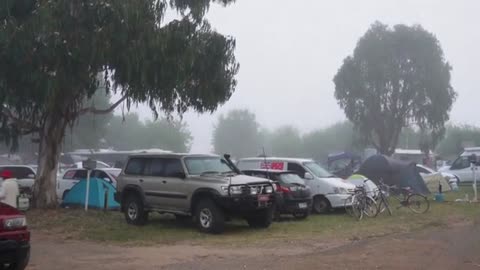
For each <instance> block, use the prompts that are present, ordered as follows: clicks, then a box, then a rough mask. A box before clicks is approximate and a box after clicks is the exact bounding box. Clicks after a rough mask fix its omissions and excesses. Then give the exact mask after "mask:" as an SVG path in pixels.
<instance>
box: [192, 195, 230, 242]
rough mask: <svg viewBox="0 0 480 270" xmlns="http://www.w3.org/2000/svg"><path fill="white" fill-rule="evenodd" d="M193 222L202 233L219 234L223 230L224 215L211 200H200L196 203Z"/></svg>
mask: <svg viewBox="0 0 480 270" xmlns="http://www.w3.org/2000/svg"><path fill="white" fill-rule="evenodd" d="M195 222H196V223H197V226H198V229H199V230H200V231H202V232H206V233H214V234H219V233H222V232H223V231H224V230H225V215H224V213H223V211H222V209H220V208H219V207H218V206H217V205H215V203H214V202H213V201H212V200H211V199H202V200H201V201H200V202H199V203H198V205H197V208H196V209H195Z"/></svg>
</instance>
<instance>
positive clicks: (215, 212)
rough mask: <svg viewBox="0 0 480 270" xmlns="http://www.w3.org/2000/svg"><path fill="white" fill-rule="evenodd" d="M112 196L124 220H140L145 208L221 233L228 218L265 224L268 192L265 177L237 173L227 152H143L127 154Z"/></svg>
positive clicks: (270, 193)
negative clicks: (125, 163) (192, 219)
mask: <svg viewBox="0 0 480 270" xmlns="http://www.w3.org/2000/svg"><path fill="white" fill-rule="evenodd" d="M115 200H116V201H117V202H119V203H120V204H121V210H122V211H123V212H124V213H125V219H126V221H127V222H128V223H129V224H135V225H143V224H145V223H146V222H147V220H148V214H149V213H150V212H160V213H171V214H174V215H175V216H176V217H177V218H179V219H185V218H186V219H190V218H191V217H194V220H195V222H196V224H197V226H198V228H199V229H200V230H201V231H203V232H209V233H221V232H222V231H223V230H224V224H225V221H226V220H229V219H230V218H231V217H240V218H244V219H245V220H246V221H247V222H248V224H249V225H250V226H251V227H260V228H266V227H269V226H270V223H271V221H272V212H273V209H272V208H273V205H274V190H273V185H272V182H271V181H268V180H266V179H261V178H255V177H250V176H246V175H241V174H240V171H239V170H238V168H237V167H235V165H234V164H233V163H232V162H231V161H230V160H229V157H228V156H225V159H224V158H221V157H220V156H215V155H190V154H174V153H162V154H155V153H145V154H136V155H132V156H130V157H129V159H128V161H127V165H126V167H125V169H124V170H123V172H122V173H121V174H120V176H119V177H118V179H117V192H116V194H115Z"/></svg>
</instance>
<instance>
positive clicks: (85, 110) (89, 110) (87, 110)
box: [79, 96, 127, 115]
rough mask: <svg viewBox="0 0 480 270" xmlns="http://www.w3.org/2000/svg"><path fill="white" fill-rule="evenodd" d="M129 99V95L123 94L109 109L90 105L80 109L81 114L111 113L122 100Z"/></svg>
mask: <svg viewBox="0 0 480 270" xmlns="http://www.w3.org/2000/svg"><path fill="white" fill-rule="evenodd" d="M126 99H127V96H123V97H122V98H121V99H119V100H118V101H117V102H115V103H113V104H112V105H111V106H110V107H109V108H107V109H97V108H95V106H90V107H87V108H83V109H81V110H80V112H79V115H83V114H86V113H93V114H108V113H111V112H113V111H114V110H115V108H117V107H118V106H119V105H120V104H122V102H124V101H125V100H126Z"/></svg>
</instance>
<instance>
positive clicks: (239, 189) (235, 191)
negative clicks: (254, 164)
mask: <svg viewBox="0 0 480 270" xmlns="http://www.w3.org/2000/svg"><path fill="white" fill-rule="evenodd" d="M242 193H243V190H242V186H232V187H230V194H232V195H238V194H242Z"/></svg>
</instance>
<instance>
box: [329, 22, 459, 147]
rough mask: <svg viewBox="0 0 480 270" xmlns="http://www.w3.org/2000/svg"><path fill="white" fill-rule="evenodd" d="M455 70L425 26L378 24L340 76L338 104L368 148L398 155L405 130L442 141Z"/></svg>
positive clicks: (337, 80)
mask: <svg viewBox="0 0 480 270" xmlns="http://www.w3.org/2000/svg"><path fill="white" fill-rule="evenodd" d="M450 70H451V66H450V65H449V64H448V63H447V62H446V61H445V59H444V55H443V51H442V48H441V47H440V43H439V41H438V40H437V38H436V37H435V36H434V35H433V34H431V33H429V32H427V31H426V30H424V29H423V28H422V27H421V26H418V25H416V26H412V27H409V26H405V25H396V26H394V27H393V28H389V27H388V26H386V25H384V24H381V23H378V22H377V23H375V24H373V25H372V27H371V28H370V29H369V30H368V31H367V33H366V34H365V35H364V36H363V37H362V38H360V40H359V41H358V44H357V46H356V48H355V50H354V53H353V56H349V57H347V58H346V59H345V60H344V63H343V65H342V67H341V68H340V69H339V71H338V73H337V74H336V75H335V78H334V82H335V98H336V99H337V100H338V104H339V105H340V107H341V108H342V109H343V110H344V111H345V115H346V116H347V118H348V119H349V120H350V121H351V122H352V123H353V124H354V126H355V128H356V130H358V132H359V134H360V135H361V136H362V138H363V139H364V141H365V142H367V143H369V144H372V145H374V146H375V147H376V148H377V149H378V150H379V151H380V152H381V153H383V154H387V155H390V154H392V153H393V151H394V150H395V147H396V145H397V142H398V139H399V136H400V133H401V131H402V129H403V128H404V127H407V126H418V127H419V128H420V129H422V130H429V131H430V135H431V136H432V137H433V138H434V140H432V141H438V138H439V137H441V136H442V135H443V133H444V130H445V122H446V121H447V120H448V119H449V112H450V110H451V108H452V104H453V102H454V100H455V98H456V93H455V91H454V90H453V88H452V86H451V85H450Z"/></svg>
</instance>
